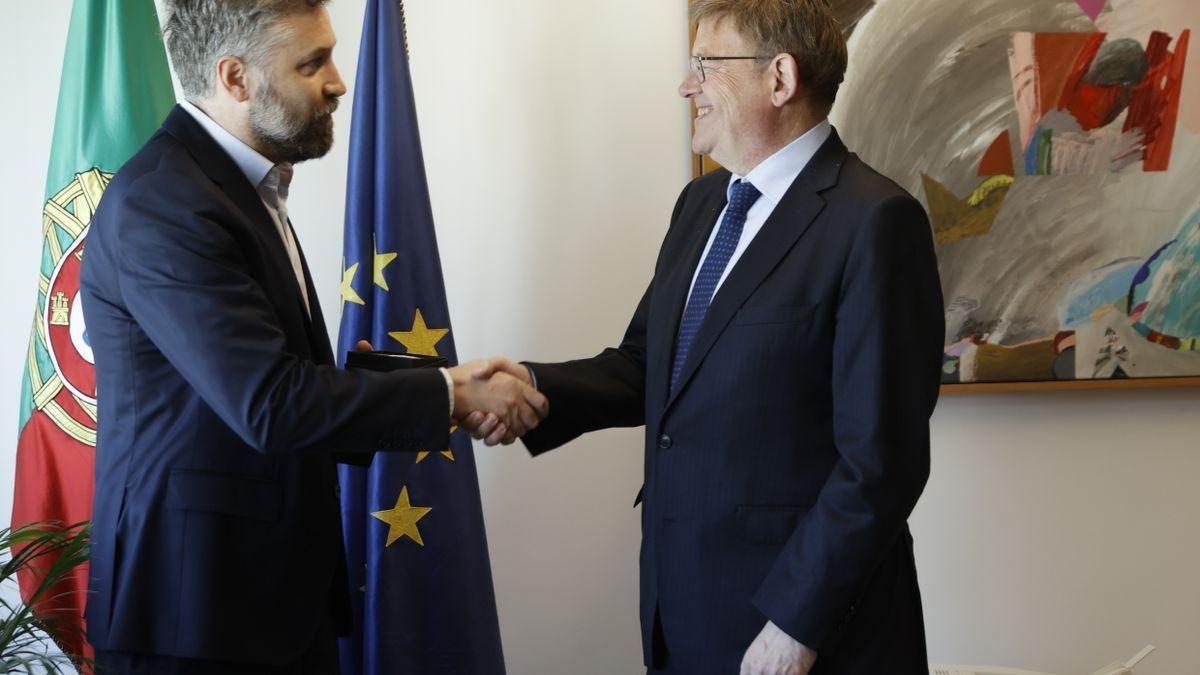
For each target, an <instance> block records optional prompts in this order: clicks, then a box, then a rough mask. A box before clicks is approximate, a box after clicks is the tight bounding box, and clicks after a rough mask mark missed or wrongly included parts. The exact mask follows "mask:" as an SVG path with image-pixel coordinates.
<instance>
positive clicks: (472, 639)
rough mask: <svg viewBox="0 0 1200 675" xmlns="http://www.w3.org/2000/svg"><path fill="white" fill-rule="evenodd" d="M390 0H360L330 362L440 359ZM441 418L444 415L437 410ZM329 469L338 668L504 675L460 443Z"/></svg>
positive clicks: (465, 443)
mask: <svg viewBox="0 0 1200 675" xmlns="http://www.w3.org/2000/svg"><path fill="white" fill-rule="evenodd" d="M404 35H405V34H404V17H403V9H402V7H401V3H400V0H369V2H368V3H367V13H366V19H365V20H364V22H363V35H362V51H361V52H360V55H359V61H358V77H357V84H356V87H357V91H356V92H355V94H354V116H353V122H352V128H351V130H350V170H349V178H348V185H347V190H346V233H345V248H344V261H343V267H342V269H343V274H342V323H341V329H340V331H339V336H338V358H339V360H340V361H344V359H345V355H346V352H347V351H349V350H351V349H353V348H354V345H355V343H356V341H358V340H360V339H367V340H370V341H371V343H372V344H373V345H375V348H376V349H384V350H390V351H400V352H407V353H410V354H426V355H437V356H441V357H445V358H446V359H448V360H449V361H450V363H451V364H453V363H455V362H456V361H455V360H456V357H455V352H454V335H453V333H451V331H450V314H449V310H448V308H447V305H446V290H445V286H444V284H443V281H442V268H441V262H440V261H439V258H438V247H437V237H436V235H435V233H434V228H433V214H432V211H431V208H430V204H429V188H428V185H427V184H426V180H425V168H424V163H423V160H422V157H421V140H420V133H419V132H418V130H417V113H416V106H415V105H414V102H413V93H412V80H411V79H410V75H409V70H408V55H407V49H406V45H405V37H404ZM446 424H447V427H449V425H450V419H449V417H448V416H447V420H446ZM426 450H428V452H421V453H418V454H413V453H379V454H377V455H376V456H375V460H374V463H373V464H372V465H371V467H370V468H369V469H367V468H362V467H355V466H345V465H343V466H341V467H339V472H340V480H341V491H342V492H341V500H342V520H343V527H344V531H345V538H346V555H347V562H348V564H349V571H350V582H351V591H352V593H353V601H354V612H355V617H354V621H355V623H354V634H353V635H352V636H351V637H349V638H344V639H342V641H341V645H340V648H341V667H342V672H343V673H345V675H360V674H363V675H383V674H384V673H387V674H389V675H391V674H393V673H406V674H407V673H412V674H414V675H418V674H419V675H425V674H437V673H444V674H447V675H449V674H451V673H453V674H456V675H459V674H468V673H469V674H472V675H489V674H492V673H499V674H503V673H504V656H503V653H502V651H501V647H500V627H499V622H498V620H497V617H496V598H495V593H494V591H493V588H492V574H491V565H490V564H489V562H488V550H487V538H486V535H485V534H484V527H483V509H482V506H481V505H480V499H479V483H478V478H477V476H476V472H475V457H474V455H473V454H472V451H471V443H470V438H469V437H468V436H467V435H466V434H465V433H464V432H461V431H457V432H455V433H453V434H452V435H451V437H450V443H449V446H448V447H438V448H427V449H426Z"/></svg>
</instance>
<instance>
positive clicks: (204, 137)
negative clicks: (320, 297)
mask: <svg viewBox="0 0 1200 675" xmlns="http://www.w3.org/2000/svg"><path fill="white" fill-rule="evenodd" d="M163 129H165V130H166V131H167V132H168V133H170V134H171V135H172V136H174V137H175V138H176V139H178V140H179V142H181V143H182V144H183V145H184V147H186V148H187V149H188V152H189V153H191V155H192V157H193V158H194V159H195V160H196V163H197V164H199V165H200V168H201V169H202V170H203V171H204V173H205V175H207V176H208V177H209V178H211V179H212V181H213V182H214V183H216V184H217V185H219V186H221V189H222V190H223V191H224V192H225V194H227V195H229V198H230V199H231V200H233V202H234V203H235V204H237V206H238V208H239V209H241V211H242V213H244V214H245V215H246V216H247V217H248V218H249V219H250V222H252V223H253V224H254V226H255V228H257V229H258V230H259V234H260V235H261V236H262V237H263V240H264V241H265V242H266V249H267V255H268V256H269V257H270V258H271V261H272V262H273V263H274V265H275V266H276V267H277V268H281V269H283V270H287V272H288V273H287V279H288V285H289V286H290V287H291V289H292V291H293V293H292V295H293V301H294V304H295V306H296V307H295V308H296V309H297V310H298V311H299V312H300V318H301V320H303V321H307V320H308V312H306V311H305V310H304V296H303V295H302V294H301V292H300V284H299V282H298V281H297V279H296V274H295V271H294V270H293V269H292V261H291V259H290V258H289V257H288V253H287V249H286V248H285V245H284V243H283V239H282V238H281V237H280V236H279V229H278V228H277V227H276V226H275V220H274V219H273V218H272V217H271V214H270V213H268V212H267V207H266V206H265V205H264V204H263V202H262V197H260V196H259V195H258V192H257V191H256V190H255V189H254V186H253V185H251V184H250V181H249V180H247V179H246V175H245V174H244V173H242V170H241V169H239V168H238V166H237V164H235V163H234V161H233V158H231V157H230V156H229V153H227V152H225V150H224V148H222V147H221V146H220V145H219V144H218V143H217V142H216V141H215V140H213V138H212V136H209V135H208V132H207V131H205V130H204V128H203V127H201V126H200V124H199V123H197V122H196V120H195V119H193V118H192V116H191V114H190V113H188V111H186V110H184V109H183V107H181V106H178V105H176V106H175V107H174V108H173V109H172V110H171V113H170V114H169V115H167V119H166V120H165V121H164V122H163ZM297 245H298V244H297Z"/></svg>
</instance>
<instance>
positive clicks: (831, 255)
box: [525, 133, 943, 675]
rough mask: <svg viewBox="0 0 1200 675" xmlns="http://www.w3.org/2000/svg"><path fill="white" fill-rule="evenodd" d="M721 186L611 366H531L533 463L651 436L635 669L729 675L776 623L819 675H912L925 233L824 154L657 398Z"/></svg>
mask: <svg viewBox="0 0 1200 675" xmlns="http://www.w3.org/2000/svg"><path fill="white" fill-rule="evenodd" d="M729 178H730V175H729V172H727V171H724V170H721V171H717V172H715V173H712V174H709V175H707V176H704V177H702V178H699V179H697V180H695V181H693V182H692V183H691V184H690V185H688V186H687V187H686V188H685V189H684V191H683V194H682V195H680V197H679V201H678V204H677V205H676V207H675V212H674V214H673V215H672V217H671V227H670V230H669V231H668V233H667V236H666V240H665V242H664V243H663V245H662V250H661V252H660V254H659V257H658V262H657V264H656V266H655V270H654V277H653V280H652V281H651V283H650V287H649V288H648V289H647V291H646V293H645V296H644V297H643V298H642V300H641V303H640V304H639V305H638V308H637V311H636V312H635V314H634V316H633V320H632V322H631V323H630V325H629V328H628V331H627V332H626V334H625V338H624V341H623V342H622V343H621V346H620V347H617V348H613V349H608V350H606V351H604V352H603V353H601V354H600V355H598V356H596V357H594V358H591V359H585V360H581V361H573V362H568V363H560V364H536V363H535V364H530V365H531V367H532V369H533V371H534V373H535V374H536V377H537V379H538V385H539V387H541V389H542V391H543V392H544V393H545V394H546V396H547V397H548V398H549V400H550V406H551V414H550V416H549V417H548V418H547V419H546V420H545V421H544V422H543V423H542V425H541V426H539V427H538V428H537V429H536V430H535V431H534V432H532V433H530V434H529V435H527V436H526V437H525V444H526V446H527V447H528V448H529V449H530V450H531V451H532V452H534V453H535V454H536V453H540V452H544V451H546V450H549V449H551V448H554V447H557V446H559V445H562V444H563V443H566V442H568V441H570V440H571V439H573V438H575V437H577V436H579V435H580V434H582V433H584V432H587V431H591V430H595V429H601V428H605V427H612V426H637V425H642V424H645V426H646V450H645V485H644V487H643V497H644V501H643V503H642V509H643V511H642V532H643V539H642V551H641V563H640V566H641V623H642V637H643V645H644V651H645V654H644V656H645V660H646V663H647V665H654V666H664V665H665V666H666V668H667V670H669V671H670V672H676V673H688V674H689V675H702V674H705V673H714V674H715V673H725V674H728V673H736V672H738V665H739V664H740V662H741V659H742V655H743V653H744V651H745V650H746V648H747V647H748V646H749V645H750V643H751V642H752V641H753V639H754V637H755V636H756V635H757V634H758V632H759V631H760V630H761V629H762V628H763V625H764V624H765V623H766V621H767V620H768V619H770V620H772V621H774V622H775V623H776V624H777V625H778V626H780V627H781V628H782V629H783V630H784V631H786V632H787V633H789V634H790V635H792V636H793V637H795V638H796V639H798V640H800V641H801V642H803V643H804V644H806V645H808V646H810V647H812V648H814V649H816V650H817V652H818V658H817V665H816V669H815V670H814V673H821V672H824V673H839V674H841V673H864V674H871V675H879V674H881V673H888V674H889V675H893V674H906V673H914V674H915V673H922V674H923V673H926V672H928V670H927V668H928V667H927V665H926V656H925V637H924V629H923V625H922V614H921V604H920V595H919V591H918V586H917V577H916V570H915V568H914V565H913V557H912V538H911V537H910V535H909V531H908V527H907V519H908V516H909V513H910V512H911V511H912V509H913V506H914V505H915V504H916V502H917V498H918V497H919V496H920V494H921V491H922V489H923V488H924V485H925V481H926V479H927V477H928V474H929V417H930V414H931V413H932V411H933V408H934V404H935V402H936V400H937V395H938V382H939V371H940V366H941V353H942V338H943V314H942V298H941V289H940V284H939V281H938V273H937V265H936V261H935V258H934V250H933V241H932V236H931V232H930V227H929V223H928V220H927V218H926V216H925V213H924V211H923V210H922V208H921V205H920V204H919V203H918V202H917V201H916V200H915V199H913V198H912V197H911V196H910V195H908V194H907V193H906V192H904V191H903V190H902V189H900V188H899V187H898V186H896V185H895V184H894V183H893V182H892V181H890V180H888V179H886V178H884V177H883V176H881V175H879V174H878V173H875V172H874V171H873V170H871V169H870V168H869V167H867V166H866V165H865V164H864V163H863V162H862V161H861V160H859V159H858V158H857V157H856V156H855V155H853V154H850V153H848V152H847V151H846V147H845V146H844V145H843V144H842V142H841V141H840V140H839V138H838V136H837V134H836V133H834V134H832V135H831V136H830V138H829V139H828V140H827V141H826V142H825V143H824V144H823V145H822V147H821V148H820V150H819V151H818V152H817V154H816V155H815V156H814V157H813V159H812V160H811V162H810V163H809V164H808V166H807V167H806V168H805V169H804V170H803V172H801V174H800V175H799V177H798V178H797V179H796V180H795V182H794V183H793V184H792V186H791V188H790V189H789V190H788V192H787V193H786V196H785V197H784V198H783V200H782V202H781V203H780V204H779V205H778V206H777V207H776V209H775V210H774V212H773V213H772V214H771V216H770V218H769V219H768V220H767V222H766V223H765V224H764V226H763V229H762V230H761V231H760V232H759V233H758V235H757V236H756V237H755V239H754V240H753V241H752V243H751V244H750V246H749V248H747V250H746V252H745V253H744V254H743V256H742V257H741V259H740V260H739V261H738V263H737V264H736V265H735V266H734V268H733V269H732V270H731V272H730V273H729V276H728V278H727V279H726V280H725V282H724V284H723V285H722V286H721V288H720V289H719V290H718V292H717V294H716V296H715V298H714V299H713V303H712V305H711V307H710V308H709V310H708V314H707V315H706V317H705V318H704V322H703V324H702V325H701V327H700V329H699V332H698V334H697V335H696V337H695V340H694V342H693V344H692V346H691V350H690V352H689V354H688V357H687V361H686V362H685V364H684V367H683V372H682V374H681V376H680V381H679V385H678V386H677V388H676V391H675V392H674V393H671V392H669V391H668V388H669V384H668V383H669V380H670V374H671V358H672V355H673V353H674V345H675V338H676V334H677V332H678V328H679V321H680V318H681V316H682V314H683V308H684V302H685V300H686V298H687V294H688V291H689V286H690V283H691V280H692V277H693V273H694V271H695V269H696V267H697V265H698V264H699V262H700V255H701V252H702V251H703V249H704V245H705V242H706V241H707V240H708V237H709V233H710V232H711V231H712V228H713V227H714V226H715V225H716V219H717V216H718V214H719V213H720V212H721V210H722V209H723V208H724V206H725V201H726V188H727V186H728V183H729Z"/></svg>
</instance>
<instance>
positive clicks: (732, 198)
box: [729, 178, 762, 213]
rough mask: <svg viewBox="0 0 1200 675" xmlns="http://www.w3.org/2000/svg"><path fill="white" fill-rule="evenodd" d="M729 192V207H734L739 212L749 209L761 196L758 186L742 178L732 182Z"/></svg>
mask: <svg viewBox="0 0 1200 675" xmlns="http://www.w3.org/2000/svg"><path fill="white" fill-rule="evenodd" d="M729 193H730V194H729V208H730V209H734V208H736V209H737V211H738V212H739V213H746V212H747V211H749V210H750V207H751V206H754V202H756V201H758V198H759V197H761V196H762V193H761V192H759V191H758V188H756V187H754V185H753V184H751V183H750V182H749V181H747V180H746V179H744V178H743V179H742V180H739V181H737V182H736V183H734V184H733V187H732V188H731V189H730V191H729Z"/></svg>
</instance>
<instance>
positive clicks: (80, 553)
mask: <svg viewBox="0 0 1200 675" xmlns="http://www.w3.org/2000/svg"><path fill="white" fill-rule="evenodd" d="M90 532H91V523H77V524H75V525H70V526H66V527H64V526H63V524H62V523H53V522H44V523H32V524H29V525H23V526H20V527H16V528H4V529H2V530H0V672H3V673H10V672H26V673H33V672H37V673H70V672H73V671H74V670H75V669H76V668H78V669H80V670H90V666H91V663H90V660H88V659H85V658H83V657H82V656H80V655H77V654H64V653H63V652H62V650H61V649H59V648H57V646H56V645H62V644H82V640H80V639H79V638H81V637H82V636H81V635H79V633H80V632H81V631H82V627H81V622H80V620H79V617H77V616H67V615H65V614H64V613H63V611H62V610H58V609H57V603H56V602H55V601H56V600H57V599H60V598H62V597H63V596H64V595H66V594H69V593H71V592H74V591H71V590H65V591H64V590H63V589H70V584H69V583H67V582H68V580H69V578H70V576H71V575H72V574H73V573H74V571H75V568H76V567H78V566H79V565H80V564H82V563H84V562H86V561H87V559H88V535H89V534H90ZM18 573H21V574H22V575H25V574H27V573H28V574H30V575H31V576H32V578H33V579H35V581H36V584H35V585H34V587H33V588H32V591H31V592H29V593H28V594H27V597H26V601H25V602H22V601H21V599H20V597H19V596H20V594H19V593H18V592H17V588H16V586H17V574H18ZM26 590H29V589H28V588H27V589H26Z"/></svg>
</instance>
